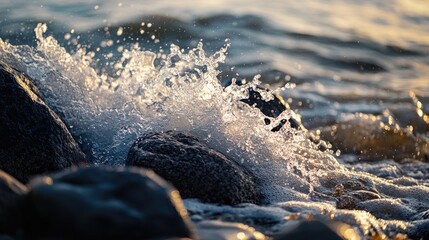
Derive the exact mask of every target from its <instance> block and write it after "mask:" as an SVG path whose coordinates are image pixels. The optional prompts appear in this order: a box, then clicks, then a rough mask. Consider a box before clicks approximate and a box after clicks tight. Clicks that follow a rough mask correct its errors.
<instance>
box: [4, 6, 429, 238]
mask: <svg viewBox="0 0 429 240" xmlns="http://www.w3.org/2000/svg"><path fill="white" fill-rule="evenodd" d="M427 26H429V2H427V1H423V0H402V1H401V0H396V1H393V0H392V1H382V0H375V1H363V0H355V1H352V0H345V1H344V0H343V1H339V0H338V1H336V0H321V1H317V2H315V1H310V0H301V1H270V2H267V1H240V0H233V1H231V0H230V1H216V2H214V1H213V2H208V1H207V2H201V1H174V2H171V1H169V2H167V1H131V0H130V1H111V0H108V1H82V2H79V1H74V2H73V3H71V2H69V1H31V2H27V1H1V0H0V60H1V61H5V62H7V63H9V64H11V65H12V66H15V67H16V68H18V69H20V70H22V71H24V72H26V73H27V74H28V75H29V76H31V77H32V78H33V79H34V80H35V82H36V85H37V86H38V87H39V88H40V90H41V93H42V95H43V96H44V98H45V99H46V101H47V103H48V105H49V106H51V107H52V108H53V109H55V111H56V112H58V113H59V115H60V116H61V117H62V118H63V119H64V120H65V122H66V123H67V124H68V125H69V127H70V130H71V132H72V134H73V135H74V136H75V138H76V139H77V140H78V141H79V142H80V144H81V146H82V147H83V149H84V151H85V152H86V153H87V154H88V155H89V156H90V157H91V158H92V160H93V162H94V164H95V165H97V164H110V165H122V164H123V162H124V158H125V156H126V154H127V151H128V149H129V147H130V146H131V144H132V142H133V141H134V140H135V139H136V138H137V136H139V135H140V134H142V133H144V132H147V131H166V130H171V129H174V130H179V131H185V132H189V133H191V134H193V135H195V136H197V137H198V138H199V139H201V140H202V141H204V142H206V143H207V144H208V145H209V146H211V147H213V148H215V149H218V150H220V151H221V152H223V153H224V154H226V155H227V156H229V157H230V158H232V159H235V160H236V161H237V162H239V163H240V164H242V165H243V166H244V167H246V168H248V169H250V170H251V171H252V172H253V173H254V174H255V175H256V177H257V178H258V179H259V180H260V184H261V185H262V189H263V194H264V196H265V199H264V204H263V205H261V206H256V205H252V204H242V205H239V206H234V207H232V206H217V205H213V204H205V203H201V202H199V201H198V200H195V199H187V200H185V205H186V207H187V209H188V211H189V212H190V215H191V218H192V219H193V220H194V221H196V222H197V221H200V220H201V219H217V220H221V221H225V222H241V223H245V224H248V225H251V226H252V227H255V228H256V229H257V230H259V231H261V232H263V233H265V234H267V235H275V234H276V233H277V232H278V231H279V230H280V229H282V228H283V227H285V226H287V225H289V224H291V222H293V221H292V220H293V219H307V218H316V219H321V220H328V219H334V220H336V221H339V222H343V223H346V224H349V225H350V226H351V229H352V230H353V231H352V232H354V233H355V236H358V237H361V238H363V239H369V238H375V239H377V237H378V238H379V239H387V238H394V237H395V236H396V237H402V236H404V235H401V234H406V235H408V237H410V238H418V237H421V236H423V235H424V234H426V235H427V234H428V233H429V163H428V161H429V159H428V158H429V146H428V141H429V140H428V139H429V134H428V131H429V116H428V114H429V28H428V27H427ZM249 89H252V90H253V91H256V92H259V93H260V94H261V97H262V99H264V100H267V101H268V100H272V99H273V96H274V95H276V96H278V97H279V98H282V100H283V102H284V104H285V105H287V110H286V111H284V112H283V113H281V114H280V115H279V116H276V115H272V116H265V115H264V114H263V113H262V112H261V111H260V110H259V109H257V108H255V107H252V106H249V105H247V104H245V103H243V102H242V101H241V100H242V99H244V98H247V97H248V96H249ZM291 118H293V119H295V120H296V121H298V122H300V123H302V125H301V126H300V127H299V128H293V127H292V126H291V124H289V123H286V124H285V125H284V126H283V127H282V128H281V129H280V130H279V131H276V132H273V131H271V130H272V129H273V128H274V127H276V126H277V125H278V124H279V123H280V122H281V121H282V120H283V119H291ZM267 119H268V120H269V121H267ZM267 122H269V124H266V123H267ZM349 233H350V231H349ZM398 234H399V235H398ZM345 237H348V238H349V239H353V234H349V235H347V234H345ZM231 239H234V238H231Z"/></svg>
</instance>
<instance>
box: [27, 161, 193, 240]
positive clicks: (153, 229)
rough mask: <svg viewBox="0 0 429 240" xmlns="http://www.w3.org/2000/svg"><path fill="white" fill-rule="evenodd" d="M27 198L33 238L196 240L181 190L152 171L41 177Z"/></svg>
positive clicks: (73, 172) (101, 170) (95, 171)
mask: <svg viewBox="0 0 429 240" xmlns="http://www.w3.org/2000/svg"><path fill="white" fill-rule="evenodd" d="M30 188H31V189H32V190H31V191H30V192H29V193H28V194H27V195H26V199H25V212H26V217H25V219H24V223H23V225H24V232H25V234H26V237H27V238H31V239H91V240H92V239H103V240H108V239H112V240H113V239H129V240H133V239H166V238H193V236H194V235H193V230H192V226H191V224H190V221H189V220H188V217H187V211H186V209H185V208H184V206H183V203H182V201H181V198H180V195H179V193H178V191H177V190H175V189H174V188H172V187H171V186H170V185H169V184H167V183H166V182H165V181H164V180H162V179H161V178H160V177H158V176H157V175H156V174H155V173H153V172H152V171H150V170H145V169H138V168H111V167H91V168H82V169H74V170H66V171H63V172H61V173H58V174H55V175H50V176H43V177H39V178H36V179H34V180H32V181H31V182H30Z"/></svg>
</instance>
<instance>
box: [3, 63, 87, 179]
mask: <svg viewBox="0 0 429 240" xmlns="http://www.w3.org/2000/svg"><path fill="white" fill-rule="evenodd" d="M0 133H1V134H0V169H2V170H4V171H5V172H7V173H9V174H11V175H12V176H14V177H15V178H17V179H18V180H20V181H23V182H26V181H28V179H29V178H30V177H32V176H34V175H38V174H45V173H49V172H53V171H58V170H62V169H65V168H68V167H70V166H72V165H78V164H84V163H86V159H85V155H84V154H83V153H82V151H81V150H80V149H79V146H78V144H77V143H76V142H75V140H74V139H73V137H72V136H71V134H70V132H69V131H68V129H67V127H66V125H65V124H64V123H63V122H62V121H61V119H60V118H59V117H58V116H57V114H55V113H54V112H53V111H52V110H51V109H50V108H49V107H48V106H47V105H46V104H45V103H44V102H43V100H42V99H41V98H40V97H39V93H38V90H37V88H36V87H35V85H34V84H33V83H32V82H31V80H30V79H29V77H28V76H26V75H24V74H22V73H20V72H18V71H17V70H15V69H13V68H11V67H9V66H8V65H6V64H4V63H2V62H0Z"/></svg>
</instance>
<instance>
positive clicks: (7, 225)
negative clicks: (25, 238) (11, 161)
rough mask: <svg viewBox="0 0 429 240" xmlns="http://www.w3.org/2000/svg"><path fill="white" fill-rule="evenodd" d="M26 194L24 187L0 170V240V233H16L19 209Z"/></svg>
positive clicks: (26, 190) (0, 237)
mask: <svg viewBox="0 0 429 240" xmlns="http://www.w3.org/2000/svg"><path fill="white" fill-rule="evenodd" d="M27 192H28V189H27V187H26V186H24V185H23V184H22V183H20V182H19V181H18V180H16V179H14V178H13V177H12V176H10V175H9V174H7V173H5V172H3V171H1V170H0V239H2V236H1V233H14V232H15V231H17V229H18V217H19V216H18V215H19V208H20V205H21V201H22V199H23V196H24V194H25V193H27ZM4 238H5V239H6V237H4Z"/></svg>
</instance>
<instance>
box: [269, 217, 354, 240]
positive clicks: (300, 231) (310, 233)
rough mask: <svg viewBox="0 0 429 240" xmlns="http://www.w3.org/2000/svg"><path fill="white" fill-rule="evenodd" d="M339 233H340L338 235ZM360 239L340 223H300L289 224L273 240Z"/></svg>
mask: <svg viewBox="0 0 429 240" xmlns="http://www.w3.org/2000/svg"><path fill="white" fill-rule="evenodd" d="M340 232H341V233H340ZM340 234H341V235H347V238H346V239H360V238H359V236H358V235H357V233H356V232H355V231H354V230H353V228H351V227H350V226H348V225H346V224H342V223H328V224H325V223H322V222H320V221H302V222H297V223H291V224H290V225H288V226H287V227H286V228H285V229H284V230H283V231H282V232H281V233H280V234H278V235H276V236H275V237H274V240H314V239H318V240H342V239H344V238H343V237H342V236H340Z"/></svg>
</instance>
